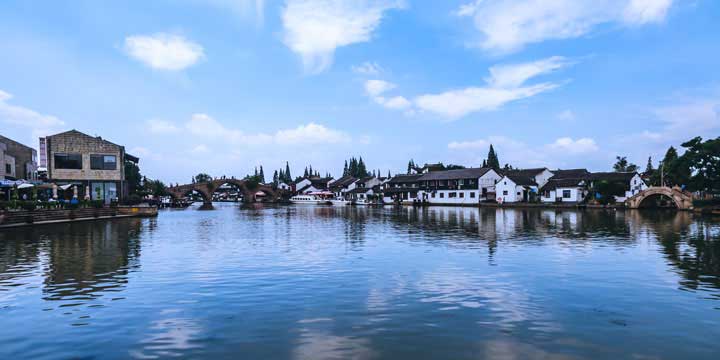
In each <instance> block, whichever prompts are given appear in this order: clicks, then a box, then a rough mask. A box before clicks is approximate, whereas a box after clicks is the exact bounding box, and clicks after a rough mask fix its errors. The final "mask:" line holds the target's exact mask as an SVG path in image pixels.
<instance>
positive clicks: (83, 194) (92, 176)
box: [41, 130, 140, 203]
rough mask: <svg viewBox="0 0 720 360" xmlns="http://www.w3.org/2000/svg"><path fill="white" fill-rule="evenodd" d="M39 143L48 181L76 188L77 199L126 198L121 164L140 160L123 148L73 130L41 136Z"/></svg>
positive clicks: (125, 184) (126, 192)
mask: <svg viewBox="0 0 720 360" xmlns="http://www.w3.org/2000/svg"><path fill="white" fill-rule="evenodd" d="M41 144H43V146H42V147H41V150H42V151H44V155H43V156H44V157H45V158H46V159H47V176H48V180H49V181H50V182H53V183H55V184H57V185H59V186H60V187H63V186H68V188H69V187H70V186H72V187H76V188H77V196H78V198H81V199H82V198H89V199H92V200H103V201H105V202H106V203H109V202H110V201H111V200H114V199H115V200H122V199H123V198H125V197H126V196H127V195H128V187H127V182H126V179H125V166H124V165H125V162H126V161H129V162H133V163H137V162H139V161H140V160H139V159H138V158H137V157H135V156H132V155H130V154H127V153H126V152H125V147H124V146H121V145H117V144H114V143H112V142H110V141H107V140H105V139H103V138H101V137H99V136H90V135H87V134H83V133H81V132H80V131H77V130H70V131H66V132H63V133H59V134H55V135H51V136H47V137H44V138H42V139H41Z"/></svg>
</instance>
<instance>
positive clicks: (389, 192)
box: [382, 174, 422, 204]
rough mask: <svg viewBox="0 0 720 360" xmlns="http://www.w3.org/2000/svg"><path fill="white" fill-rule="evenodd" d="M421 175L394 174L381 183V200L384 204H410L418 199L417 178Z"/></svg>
mask: <svg viewBox="0 0 720 360" xmlns="http://www.w3.org/2000/svg"><path fill="white" fill-rule="evenodd" d="M421 176H422V175H418V174H413V175H395V176H393V177H392V178H391V179H390V180H389V181H386V182H385V183H384V184H383V189H382V193H383V202H384V203H386V204H392V203H396V202H399V203H403V204H412V202H413V201H416V200H417V199H418V192H419V191H420V183H419V182H418V179H419V178H420V177H421Z"/></svg>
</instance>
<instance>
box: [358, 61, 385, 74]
mask: <svg viewBox="0 0 720 360" xmlns="http://www.w3.org/2000/svg"><path fill="white" fill-rule="evenodd" d="M351 69H352V71H353V72H355V73H357V74H361V75H370V76H375V75H380V74H381V73H382V72H383V68H382V67H381V66H380V65H378V63H376V62H369V61H366V62H364V63H362V64H360V65H357V66H352V67H351Z"/></svg>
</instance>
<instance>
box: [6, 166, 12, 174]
mask: <svg viewBox="0 0 720 360" xmlns="http://www.w3.org/2000/svg"><path fill="white" fill-rule="evenodd" d="M5 173H6V174H8V175H10V174H12V165H10V164H5Z"/></svg>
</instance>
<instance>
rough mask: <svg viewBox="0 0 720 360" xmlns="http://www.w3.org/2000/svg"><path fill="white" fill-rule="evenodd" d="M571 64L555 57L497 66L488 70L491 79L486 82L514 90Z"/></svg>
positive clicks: (496, 86)
mask: <svg viewBox="0 0 720 360" xmlns="http://www.w3.org/2000/svg"><path fill="white" fill-rule="evenodd" d="M569 64H570V62H569V61H568V60H567V59H565V58H564V57H562V56H553V57H549V58H547V59H542V60H538V61H534V62H529V63H524V64H512V65H496V66H493V67H491V68H490V69H489V70H488V71H489V72H490V77H488V78H487V79H485V81H486V82H487V83H488V85H489V86H490V87H494V88H502V89H513V88H517V87H519V86H522V84H524V83H525V82H526V81H528V80H529V79H531V78H534V77H536V76H539V75H543V74H547V73H551V72H553V71H555V70H558V69H562V68H564V67H566V66H568V65H569Z"/></svg>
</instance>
